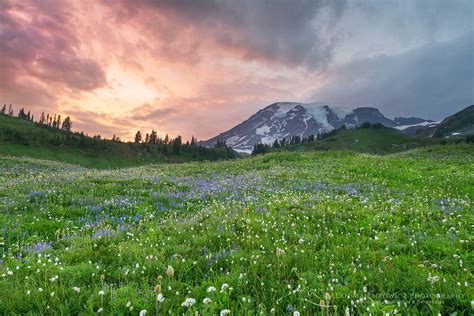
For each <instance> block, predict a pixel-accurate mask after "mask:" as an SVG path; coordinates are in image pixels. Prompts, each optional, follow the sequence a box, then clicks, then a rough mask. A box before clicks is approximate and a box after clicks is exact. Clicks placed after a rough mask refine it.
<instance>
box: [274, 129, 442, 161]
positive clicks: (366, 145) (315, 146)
mask: <svg viewBox="0 0 474 316" xmlns="http://www.w3.org/2000/svg"><path fill="white" fill-rule="evenodd" d="M437 143H439V140H436V139H423V138H415V137H412V136H409V135H405V134H403V133H401V132H399V131H397V130H394V129H391V128H381V129H375V128H359V129H348V130H340V131H338V132H337V133H336V135H333V136H330V137H328V138H325V139H323V140H318V141H315V142H310V143H304V144H297V145H288V146H286V147H284V148H283V149H282V150H290V151H309V150H352V151H356V152H362V153H370V154H378V155H386V154H392V153H397V152H401V151H406V150H410V149H414V148H418V147H422V146H427V145H433V144H437Z"/></svg>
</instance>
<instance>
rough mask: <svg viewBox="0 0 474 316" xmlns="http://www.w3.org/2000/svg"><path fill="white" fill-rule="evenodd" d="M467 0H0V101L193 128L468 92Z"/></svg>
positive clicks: (471, 35)
mask: <svg viewBox="0 0 474 316" xmlns="http://www.w3.org/2000/svg"><path fill="white" fill-rule="evenodd" d="M473 21H474V1H472V0H466V1H464V0H449V1H448V0H418V1H416V0H398V1H395V0H383V1H381V0H348V1H344V0H310V1H298V0H272V1H259V0H229V1H218V0H163V1H160V0H134V1H129V0H121V1H120V0H81V1H67V0H36V1H35V0H21V1H15V0H11V1H10V0H0V103H2V104H3V103H7V104H10V103H11V104H13V105H15V106H16V107H19V106H25V107H27V108H29V109H31V110H32V111H33V112H34V113H35V114H37V115H39V114H40V113H41V111H43V110H44V111H45V112H49V113H61V114H62V115H70V116H71V117H72V119H73V124H74V127H73V129H74V130H84V131H85V132H87V133H89V134H97V133H100V134H101V135H103V136H105V137H110V136H111V135H112V134H113V133H116V134H118V135H120V136H121V137H122V138H125V139H127V138H130V137H131V136H132V135H133V134H134V133H135V131H136V130H137V129H140V130H141V131H142V132H143V131H149V130H151V129H152V128H154V129H156V130H158V132H159V133H160V134H164V133H169V134H170V135H177V134H181V135H183V136H184V137H185V138H189V137H191V135H195V136H197V137H198V138H199V139H205V138H208V137H211V136H214V135H216V134H218V133H219V132H222V131H224V130H227V129H229V128H231V127H233V126H234V125H235V124H237V123H240V122H241V121H243V120H245V119H246V118H248V117H249V116H250V115H251V114H253V113H254V112H256V111H257V110H258V109H260V108H262V107H264V106H266V105H268V104H270V103H273V102H277V101H299V102H312V101H321V102H327V103H328V104H333V105H342V106H348V107H358V106H374V107H378V108H379V109H380V110H381V111H382V113H384V114H385V115H386V116H388V117H394V116H399V115H401V116H421V117H426V118H431V119H440V118H443V117H444V116H446V115H449V114H451V113H453V112H456V111H458V110H460V109H462V108H464V107H465V106H467V105H470V104H473V103H474V92H473V87H474V22H473Z"/></svg>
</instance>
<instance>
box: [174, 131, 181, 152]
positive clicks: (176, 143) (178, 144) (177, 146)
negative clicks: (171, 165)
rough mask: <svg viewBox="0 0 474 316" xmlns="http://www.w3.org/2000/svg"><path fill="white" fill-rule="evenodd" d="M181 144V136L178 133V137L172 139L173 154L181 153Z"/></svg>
mask: <svg viewBox="0 0 474 316" xmlns="http://www.w3.org/2000/svg"><path fill="white" fill-rule="evenodd" d="M181 145H182V140H181V136H180V135H178V137H176V138H175V139H174V140H173V152H174V153H175V154H177V155H179V154H180V153H181Z"/></svg>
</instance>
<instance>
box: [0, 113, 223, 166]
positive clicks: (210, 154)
mask: <svg viewBox="0 0 474 316" xmlns="http://www.w3.org/2000/svg"><path fill="white" fill-rule="evenodd" d="M68 138H69V139H68ZM81 139H82V141H81ZM167 147H169V148H167V151H166V152H163V150H162V147H160V146H159V145H139V144H131V143H123V142H113V141H108V140H94V139H92V138H90V137H86V136H83V135H80V134H79V133H67V132H65V131H61V130H58V129H53V128H50V127H47V126H44V125H39V124H35V123H33V122H30V121H27V120H22V119H18V118H15V117H10V116H6V115H0V155H10V156H22V157H32V158H38V159H48V160H56V161H62V162H66V163H72V164H77V165H81V166H84V167H91V168H99V169H104V168H115V167H130V166H140V165H146V164H150V163H170V162H172V163H181V162H187V161H194V160H219V159H226V158H228V154H227V152H226V150H225V149H223V148H216V149H206V150H205V152H203V151H202V150H200V149H198V148H197V147H196V146H183V148H182V151H181V153H179V154H175V153H173V151H172V146H171V145H168V146H167Z"/></svg>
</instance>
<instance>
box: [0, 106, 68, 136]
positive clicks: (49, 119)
mask: <svg viewBox="0 0 474 316" xmlns="http://www.w3.org/2000/svg"><path fill="white" fill-rule="evenodd" d="M0 113H1V114H4V115H8V116H15V114H14V112H13V107H12V105H11V104H10V105H9V106H8V109H7V105H6V104H4V105H3V107H2V111H1V112H0ZM17 117H18V118H20V119H22V120H27V121H31V122H35V119H34V115H33V114H31V112H30V111H29V110H28V112H25V109H24V108H21V109H20V110H19V111H18V114H17ZM35 123H38V124H41V125H46V126H49V127H52V128H56V129H61V130H63V131H67V132H70V131H71V129H72V120H71V118H70V117H69V116H67V117H66V118H65V119H64V121H61V115H60V114H59V115H56V114H54V116H53V115H50V114H49V113H47V114H46V115H45V114H44V112H42V113H41V117H40V119H39V120H38V121H37V122H35Z"/></svg>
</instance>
